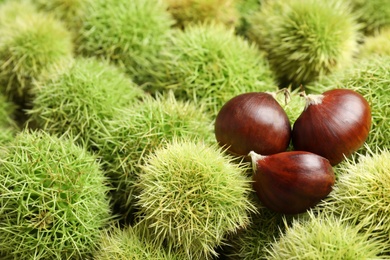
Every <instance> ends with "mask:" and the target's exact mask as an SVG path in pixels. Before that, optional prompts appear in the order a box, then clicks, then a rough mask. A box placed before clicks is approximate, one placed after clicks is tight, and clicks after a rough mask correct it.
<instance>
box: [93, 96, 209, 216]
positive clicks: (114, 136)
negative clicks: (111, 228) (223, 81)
mask: <svg viewBox="0 0 390 260" xmlns="http://www.w3.org/2000/svg"><path fill="white" fill-rule="evenodd" d="M97 137H98V138H97V141H96V147H97V152H98V154H99V156H101V158H102V161H103V163H104V167H105V169H106V172H107V174H108V175H109V176H110V177H111V178H112V179H111V181H112V182H113V184H114V186H115V187H116V189H117V191H116V192H115V194H114V195H113V197H114V204H116V205H118V207H119V208H120V209H121V211H122V214H123V215H124V217H125V218H127V217H128V216H129V215H130V213H131V211H132V208H133V203H134V194H133V189H134V182H135V180H136V176H137V175H138V172H139V171H140V168H139V165H140V164H142V163H143V162H144V158H145V156H146V155H148V154H149V153H150V152H151V151H152V150H154V149H157V148H158V147H160V146H161V145H162V143H163V142H165V141H169V140H172V139H173V138H184V139H187V140H200V141H204V142H206V143H211V142H213V141H214V140H215V138H214V134H213V131H212V120H211V118H210V117H209V116H208V115H207V114H206V113H204V111H203V110H202V107H198V106H196V105H194V104H193V103H190V102H182V101H177V100H176V99H175V97H174V96H173V94H172V93H170V94H168V95H164V96H161V95H159V96H157V97H155V98H152V97H150V96H146V97H145V98H144V99H143V100H142V101H140V102H139V103H137V104H135V105H134V106H133V107H130V108H127V109H124V110H122V111H120V112H119V113H118V115H117V116H116V117H115V118H114V119H113V120H110V121H107V122H106V123H105V131H104V132H102V134H101V135H98V136H97Z"/></svg>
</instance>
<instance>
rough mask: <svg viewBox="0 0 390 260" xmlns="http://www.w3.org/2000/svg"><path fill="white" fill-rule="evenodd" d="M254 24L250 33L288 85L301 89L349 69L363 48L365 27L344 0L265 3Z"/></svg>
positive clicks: (301, 0) (254, 19) (254, 15)
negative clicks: (361, 39)
mask: <svg viewBox="0 0 390 260" xmlns="http://www.w3.org/2000/svg"><path fill="white" fill-rule="evenodd" d="M250 22H251V25H252V26H251V30H250V32H249V37H250V38H251V39H252V40H253V41H255V42H256V43H258V45H259V47H260V48H261V49H262V50H264V51H265V52H266V54H267V58H268V60H269V62H270V64H271V67H272V68H273V70H274V71H275V73H276V74H277V76H278V79H279V80H280V81H281V84H282V85H289V84H290V83H291V84H293V86H294V87H299V85H300V84H306V83H308V82H311V81H314V80H316V79H317V78H318V77H321V76H323V75H326V74H329V73H331V72H333V71H335V70H337V69H340V68H343V67H344V66H345V65H348V64H349V63H350V62H351V59H352V57H353V55H354V54H355V52H356V51H357V47H358V43H357V41H358V39H359V28H360V27H359V26H358V25H357V22H356V18H355V17H354V16H353V15H352V12H351V10H350V7H349V6H348V5H347V4H346V3H344V2H343V1H339V0H329V1H317V0H277V1H270V0H268V1H263V3H262V5H261V8H260V10H259V11H258V12H255V13H253V15H252V17H251V18H250Z"/></svg>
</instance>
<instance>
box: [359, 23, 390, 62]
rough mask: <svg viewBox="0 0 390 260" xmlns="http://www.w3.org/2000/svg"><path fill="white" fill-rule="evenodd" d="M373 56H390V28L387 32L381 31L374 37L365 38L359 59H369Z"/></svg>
mask: <svg viewBox="0 0 390 260" xmlns="http://www.w3.org/2000/svg"><path fill="white" fill-rule="evenodd" d="M371 55H386V56H390V26H389V29H387V30H381V31H380V32H379V33H378V34H376V35H374V36H367V37H365V38H364V43H363V44H362V46H361V47H360V51H359V57H363V58H364V57H369V56H371Z"/></svg>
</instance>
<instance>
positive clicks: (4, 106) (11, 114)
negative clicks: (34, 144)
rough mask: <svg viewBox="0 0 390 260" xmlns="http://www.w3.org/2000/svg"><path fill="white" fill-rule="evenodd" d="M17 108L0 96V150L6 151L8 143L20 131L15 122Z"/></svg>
mask: <svg viewBox="0 0 390 260" xmlns="http://www.w3.org/2000/svg"><path fill="white" fill-rule="evenodd" d="M15 112H16V106H15V104H14V103H13V102H10V101H9V100H7V98H6V97H5V96H4V95H2V94H0V150H1V151H2V150H4V149H5V148H6V146H7V143H8V142H9V141H11V140H13V138H14V136H15V134H16V133H17V131H18V125H17V122H16V121H15V115H16V114H15Z"/></svg>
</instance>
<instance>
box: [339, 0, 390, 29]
mask: <svg viewBox="0 0 390 260" xmlns="http://www.w3.org/2000/svg"><path fill="white" fill-rule="evenodd" d="M347 1H348V2H349V3H351V5H352V7H353V10H354V12H355V13H356V14H357V16H358V19H359V21H360V22H361V23H362V24H363V31H364V32H365V33H366V34H367V35H372V34H376V33H378V32H379V31H380V30H382V29H384V28H390V2H389V1H388V0H369V1H366V0H347Z"/></svg>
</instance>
